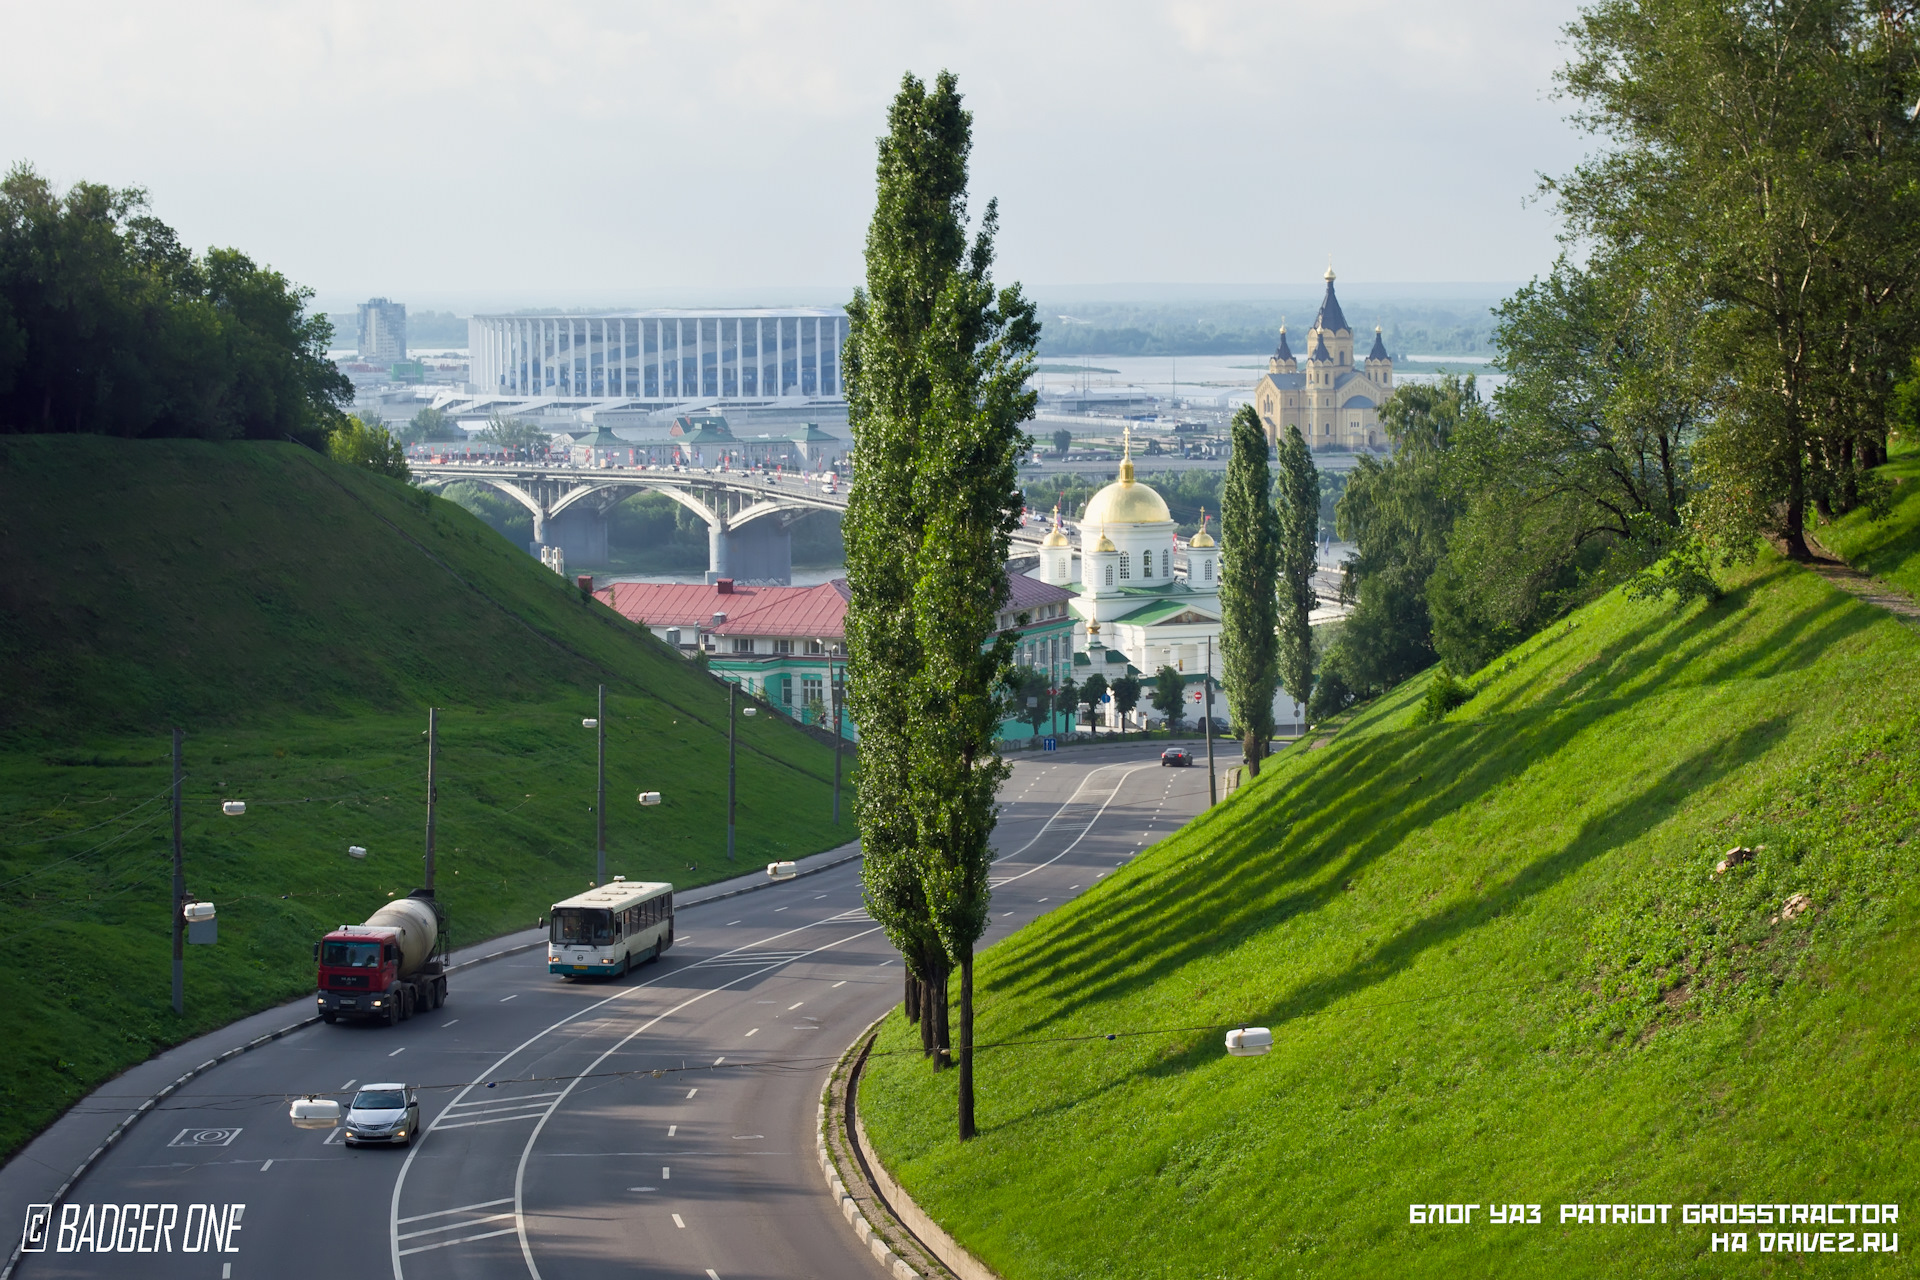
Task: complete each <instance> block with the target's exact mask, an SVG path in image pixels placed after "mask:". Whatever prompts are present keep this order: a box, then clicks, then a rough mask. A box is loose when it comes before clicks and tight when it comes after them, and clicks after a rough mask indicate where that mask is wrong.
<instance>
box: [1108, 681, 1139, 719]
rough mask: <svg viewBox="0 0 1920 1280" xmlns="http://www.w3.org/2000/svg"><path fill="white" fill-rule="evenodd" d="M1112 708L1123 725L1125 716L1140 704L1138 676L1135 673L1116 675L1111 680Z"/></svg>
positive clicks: (1130, 713)
mask: <svg viewBox="0 0 1920 1280" xmlns="http://www.w3.org/2000/svg"><path fill="white" fill-rule="evenodd" d="M1112 687H1113V710H1114V713H1115V714H1116V715H1118V716H1119V717H1120V723H1121V725H1122V726H1125V724H1126V723H1127V717H1128V716H1130V715H1132V714H1133V709H1134V708H1135V707H1137V706H1139V705H1140V677H1138V676H1136V675H1131V674H1129V675H1124V676H1116V677H1114V681H1113V686H1112Z"/></svg>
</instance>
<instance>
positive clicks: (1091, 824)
mask: <svg viewBox="0 0 1920 1280" xmlns="http://www.w3.org/2000/svg"><path fill="white" fill-rule="evenodd" d="M1101 767H1102V768H1112V767H1114V766H1111V765H1102V766H1101ZM1152 767H1153V766H1152V765H1147V764H1143V765H1136V766H1134V767H1133V768H1132V769H1129V770H1128V771H1127V772H1125V773H1123V774H1121V775H1120V780H1119V781H1118V782H1116V783H1114V784H1113V792H1112V794H1111V795H1109V796H1108V797H1107V798H1106V799H1105V800H1102V801H1101V802H1100V808H1099V811H1098V812H1096V813H1095V814H1094V815H1093V817H1091V818H1089V819H1087V825H1086V826H1085V827H1082V828H1081V829H1080V834H1079V835H1077V836H1075V837H1074V838H1073V843H1072V844H1069V845H1068V846H1067V847H1066V848H1064V849H1062V850H1061V851H1060V852H1058V853H1056V854H1054V855H1053V856H1052V857H1051V858H1048V859H1047V860H1046V861H1045V862H1039V863H1035V864H1034V865H1033V866H1031V867H1028V868H1027V869H1026V870H1025V871H1022V872H1021V873H1020V874H1019V875H1016V876H1008V877H1007V878H1006V879H1005V880H1002V881H1001V882H1000V883H1001V884H1012V883H1013V882H1014V881H1015V880H1020V879H1023V878H1025V877H1027V876H1030V875H1032V874H1033V873H1034V872H1036V871H1038V870H1040V868H1042V867H1048V866H1052V865H1053V864H1054V863H1056V862H1058V861H1060V859H1062V858H1064V857H1066V856H1067V855H1068V854H1070V853H1072V852H1073V851H1074V849H1075V848H1076V847H1078V846H1079V844H1080V842H1081V841H1082V840H1085V839H1086V838H1087V835H1088V833H1089V832H1091V831H1092V830H1093V829H1094V828H1095V827H1096V826H1098V825H1099V824H1100V819H1101V818H1102V817H1104V816H1105V815H1106V812H1107V806H1108V805H1110V804H1112V803H1113V801H1114V797H1115V796H1118V795H1119V794H1120V789H1121V788H1122V787H1124V786H1125V785H1126V783H1127V779H1128V778H1131V777H1132V776H1133V775H1134V774H1136V773H1138V772H1140V770H1142V769H1151V768H1152ZM1087 777H1088V780H1089V781H1091V780H1092V777H1093V775H1092V774H1088V775H1087ZM1080 785H1081V786H1082V787H1085V786H1086V783H1084V782H1083V783H1081V784H1080ZM1074 794H1075V795H1079V794H1080V793H1079V792H1078V791H1076V792H1074ZM1071 803H1072V801H1068V804H1071ZM1061 808H1062V809H1064V808H1066V805H1062V806H1061ZM1059 816H1060V815H1059V814H1057V813H1056V814H1055V815H1054V817H1055V818H1057V817H1059ZM1052 825H1053V819H1052V818H1049V819H1047V826H1049V827H1050V826H1052ZM1043 834H1044V828H1043ZM1039 838H1040V837H1039V836H1035V837H1034V838H1033V839H1034V840H1038V839H1039ZM1032 843H1033V840H1029V841H1027V845H1028V846H1030V845H1032ZM1025 847H1026V846H1022V848H1023V849H1024V848H1025ZM1008 856H1012V855H1008ZM1005 860H1006V859H1004V858H1002V859H999V861H1002V862H1004V861H1005Z"/></svg>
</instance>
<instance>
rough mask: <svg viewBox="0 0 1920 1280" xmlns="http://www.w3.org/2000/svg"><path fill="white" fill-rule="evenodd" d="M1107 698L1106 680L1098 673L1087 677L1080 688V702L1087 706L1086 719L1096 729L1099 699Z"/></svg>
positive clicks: (1098, 716)
mask: <svg viewBox="0 0 1920 1280" xmlns="http://www.w3.org/2000/svg"><path fill="white" fill-rule="evenodd" d="M1106 696H1107V678H1106V677H1105V676H1103V675H1101V674H1100V673H1099V672H1098V671H1096V672H1094V673H1093V674H1092V675H1090V676H1088V677H1087V679H1086V682H1085V683H1084V684H1082V685H1081V686H1080V701H1082V702H1084V703H1086V704H1087V718H1088V719H1089V720H1090V721H1091V722H1092V723H1093V726H1094V727H1095V728H1096V729H1098V728H1099V726H1100V699H1102V698H1104V697H1106Z"/></svg>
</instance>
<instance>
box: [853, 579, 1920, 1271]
mask: <svg viewBox="0 0 1920 1280" xmlns="http://www.w3.org/2000/svg"><path fill="white" fill-rule="evenodd" d="M1424 683H1425V682H1424V681H1423V680H1416V681H1412V682H1410V683H1409V687H1407V688H1405V689H1403V690H1401V691H1399V692H1398V693H1396V694H1395V695H1393V696H1390V697H1388V698H1386V699H1383V700H1381V701H1380V702H1379V703H1378V704H1376V705H1374V706H1372V707H1370V708H1367V709H1366V710H1365V711H1363V712H1362V713H1361V714H1360V715H1359V716H1358V717H1356V720H1355V722H1354V723H1353V724H1351V725H1350V726H1348V728H1347V729H1346V731H1345V732H1344V733H1342V734H1341V735H1340V737H1339V738H1338V739H1337V740H1336V741H1335V743H1334V744H1333V745H1332V746H1330V747H1328V748H1326V749H1323V750H1320V751H1313V752H1305V753H1302V754H1299V755H1293V754H1292V753H1291V752H1289V753H1288V755H1287V756H1286V757H1283V758H1281V759H1279V760H1277V761H1275V762H1274V764H1273V766H1272V767H1271V768H1269V769H1268V770H1266V771H1264V772H1263V773H1262V775H1261V777H1260V778H1259V779H1258V780H1257V782H1255V783H1253V784H1251V785H1250V786H1249V787H1247V788H1246V789H1244V790H1242V791H1241V792H1240V793H1239V794H1238V795H1236V796H1235V797H1233V798H1232V800H1231V801H1229V802H1228V803H1226V804H1224V805H1222V806H1221V807H1220V808H1219V809H1217V810H1215V811H1214V812H1213V813H1211V814H1209V815H1204V816H1203V817H1201V818H1200V819H1197V820H1196V821H1195V822H1193V823H1191V824H1189V825H1188V826H1187V827H1186V828H1184V829H1183V830H1181V831H1180V832H1178V833H1176V834H1175V835H1174V836H1172V837H1170V838H1168V839H1167V840H1165V841H1163V842H1162V843H1160V844H1159V845H1157V846H1155V847H1153V848H1151V849H1149V850H1147V851H1145V852H1144V853H1142V854H1141V855H1140V856H1139V857H1137V858H1136V859H1134V860H1133V861H1132V862H1131V863H1129V864H1128V865H1126V866H1124V867H1123V868H1121V869H1119V870H1117V871H1116V872H1115V873H1114V874H1112V875H1111V876H1109V877H1108V878H1107V879H1106V880H1105V881H1103V882H1102V883H1101V884H1100V885H1099V886H1098V887H1097V888H1096V889H1094V890H1093V891H1092V892H1090V893H1088V894H1087V895H1086V896H1084V897H1082V898H1080V899H1078V900H1076V901H1074V902H1073V903H1071V904H1069V905H1067V906H1063V907H1061V908H1060V909H1059V910H1057V911H1055V912H1054V913H1053V914H1052V915H1050V916H1047V917H1045V918H1044V919H1042V920H1040V921H1037V922H1036V923H1035V924H1033V925H1032V926H1030V927H1028V928H1027V929H1024V930H1022V931H1021V932H1020V933H1019V934H1018V935H1016V936H1015V937H1014V938H1012V939H1010V940H1008V941H1007V942H1006V943H1004V944H1002V945H1000V946H997V947H995V948H994V949H992V950H991V951H990V952H989V953H987V954H986V956H985V957H984V958H983V960H982V962H981V964H980V971H979V978H978V981H979V984H980V1000H979V1002H980V1008H981V1026H980V1039H981V1040H982V1041H983V1042H994V1041H1020V1040H1048V1039H1052V1038H1057V1037H1072V1036H1091V1037H1096V1038H1095V1039H1092V1040H1090V1041H1081V1042H1078V1043H1068V1042H1060V1043H1052V1044H1042V1045H1030V1046H1025V1047H1007V1048H1000V1049H989V1050H986V1051H984V1052H983V1053H982V1054H981V1061H980V1066H979V1076H980V1093H979V1098H980V1115H981V1125H982V1130H983V1135H982V1136H981V1137H980V1138H979V1139H978V1140H977V1141H975V1142H973V1143H971V1144H968V1145H966V1146H965V1147H964V1148H963V1147H962V1146H961V1145H960V1144H958V1143H956V1142H954V1141H953V1140H952V1138H951V1128H952V1113H953V1108H952V1087H951V1077H950V1076H949V1077H937V1076H934V1075H933V1074H932V1073H930V1072H929V1071H927V1070H926V1068H925V1067H924V1066H923V1065H922V1063H921V1061H920V1059H919V1057H918V1054H917V1053H916V1052H914V1051H913V1048H912V1046H911V1045H910V1043H909V1038H908V1036H907V1034H906V1030H905V1028H904V1024H903V1023H902V1022H901V1021H900V1020H898V1019H891V1020H889V1022H888V1024H887V1028H888V1029H887V1031H886V1032H885V1034H884V1035H883V1038H882V1043H881V1048H882V1049H883V1050H889V1051H892V1053H891V1056H886V1057H883V1058H880V1059H878V1060H877V1062H876V1066H875V1068H874V1070H873V1073H872V1075H871V1077H870V1080H869V1082H868V1083H867V1084H866V1085H865V1087H864V1090H863V1114H864V1115H865V1116H866V1119H867V1123H868V1125H869V1126H870V1129H871V1132H872V1134H873V1137H874V1139H875V1141H876V1142H877V1144H878V1146H879V1148H880V1149H881V1151H882V1152H883V1153H884V1155H885V1158H886V1159H887V1161H888V1163H889V1164H890V1165H891V1166H892V1167H893V1168H894V1169H895V1170H896V1172H897V1173H898V1174H899V1175H900V1177H901V1180H902V1181H903V1182H904V1184H905V1185H906V1186H907V1187H908V1188H909V1189H910V1190H911V1191H912V1192H913V1193H914V1194H915V1195H916V1196H917V1197H919V1198H920V1199H921V1202H922V1204H924V1205H925V1206H926V1207H928V1208H929V1209H930V1210H931V1211H932V1212H933V1213H934V1215H935V1216H936V1217H938V1218H939V1219H941V1220H942V1221H943V1222H945V1223H946V1224H947V1225H949V1226H950V1227H951V1228H952V1229H953V1230H954V1232H955V1234H956V1235H958V1236H959V1237H960V1238H961V1239H962V1240H963V1241H965V1242H966V1243H967V1244H968V1245H969V1246H970V1247H972V1248H973V1249H975V1250H976V1251H977V1252H978V1253H979V1254H980V1255H981V1256H982V1257H984V1258H985V1259H986V1260H987V1261H988V1262H989V1263H990V1264H991V1265H993V1266H994V1267H995V1268H997V1269H998V1270H999V1271H1000V1272H1001V1274H1003V1275H1005V1276H1008V1277H1010V1278H1017V1277H1037V1276H1089V1275H1103V1276H1168V1277H1173V1276H1179V1277H1193V1276H1236V1277H1242V1276H1251V1275H1291V1274H1303V1275H1308V1274H1310V1275H1324V1276H1347V1275H1351V1276H1384V1275H1394V1276H1459V1275H1468V1274H1472V1275H1525V1276H1568V1275H1627V1274H1631V1275H1639V1276H1682V1275H1694V1274H1700V1268H1702V1267H1703V1266H1705V1265H1707V1264H1706V1262H1705V1260H1704V1258H1703V1257H1702V1255H1703V1254H1704V1253H1705V1252H1706V1251H1707V1249H1708V1243H1709V1242H1708V1234H1709V1230H1708V1229H1704V1228H1685V1227H1679V1226H1673V1227H1667V1228H1659V1227H1631V1226H1586V1227H1578V1228H1576V1227H1571V1226H1570V1227H1567V1228H1562V1227H1560V1226H1558V1225H1557V1209H1556V1206H1557V1204H1559V1203H1561V1202H1635V1203H1638V1202H1658V1203H1669V1204H1675V1205H1678V1204H1682V1203H1687V1202H1704V1201H1709V1200H1712V1201H1722V1200H1738V1199H1745V1200H1750V1201H1761V1200H1765V1201H1776V1200H1784V1201H1799V1202H1810V1201H1867V1200H1873V1201H1898V1202H1904V1203H1906V1204H1907V1205H1908V1206H1909V1207H1911V1205H1912V1204H1913V1203H1914V1202H1915V1201H1916V1200H1920V1172H1916V1170H1917V1169H1920V1165H1916V1160H1915V1157H1916V1155H1920V1151H1916V1142H1915V1139H1916V1137H1917V1136H1920V1132H1917V1130H1916V1123H1917V1122H1916V1116H1920V1087H1917V1086H1920V1078H1917V1076H1916V1072H1915V1070H1914V1057H1913V1038H1914V1035H1915V1028H1916V1027H1920V992H1917V991H1916V990H1915V984H1914V981H1913V977H1912V975H1913V973H1914V972H1915V968H1916V965H1920V934H1917V933H1916V932H1915V930H1914V928H1913V921H1914V907H1915V905H1916V891H1915V889H1914V887H1913V886H1912V885H1911V884H1910V880H1909V877H1910V874H1911V868H1912V867H1913V864H1914V850H1915V848H1916V835H1920V797H1917V796H1916V788H1915V751H1916V748H1920V635H1916V632H1915V631H1914V630H1913V629H1911V628H1909V627H1907V626H1905V625H1904V624H1902V623H1899V622H1897V621H1895V620H1893V619H1891V618H1889V617H1888V616H1886V615H1885V614H1883V613H1881V612H1879V611H1877V610H1874V609H1872V608H1870V607H1868V606H1866V605H1862V604H1860V603H1857V602H1855V601H1854V600H1852V599H1851V598H1849V597H1847V596H1845V595H1842V594H1841V593H1839V592H1837V591H1834V590H1832V589H1830V588H1828V587H1827V586H1826V585H1825V584H1824V583H1823V582H1821V581H1820V580H1819V579H1818V578H1816V577H1815V576H1813V575H1811V574H1808V573H1806V572H1803V571H1801V570H1799V569H1796V568H1793V567H1791V566H1789V565H1787V564H1785V563H1783V562H1780V561H1778V560H1767V561H1765V562H1762V563H1760V564H1758V565H1755V566H1753V567H1752V568H1750V569H1749V570H1748V571H1746V572H1745V573H1744V574H1742V575H1741V576H1740V579H1739V581H1738V582H1737V583H1736V584H1735V586H1734V589H1733V590H1732V591H1731V592H1730V594H1729V595H1728V596H1727V597H1726V598H1725V599H1724V600H1723V601H1721V602H1719V603H1718V604H1715V605H1712V606H1700V605H1696V606H1694V607H1691V608H1689V609H1686V610H1684V611H1676V610H1675V609H1673V608H1672V607H1670V606H1666V607H1661V606H1653V605H1646V604H1635V603H1631V602H1628V601H1626V600H1624V599H1623V598H1621V597H1620V596H1619V595H1617V594H1616V595H1613V596H1609V597H1607V598H1605V599H1604V600H1602V601H1600V602H1598V603H1597V604H1595V605H1593V606H1592V607H1590V608H1587V609H1585V610H1582V611H1581V612H1580V613H1578V614H1577V615H1575V616H1574V617H1573V618H1572V619H1570V620H1569V621H1567V622H1565V623H1563V624H1561V625H1559V626H1557V627H1555V628H1553V629H1552V630H1551V631H1550V632H1548V633H1545V634H1542V635H1539V636H1536V637H1534V638H1533V639H1532V640H1530V641H1528V642H1527V643H1525V644H1524V645H1522V646H1520V647H1519V648H1518V649H1517V650H1516V651H1515V652H1514V653H1513V654H1512V655H1511V656H1510V657H1509V659H1507V660H1505V661H1504V662H1502V663H1501V664H1498V665H1496V667H1495V668H1492V669H1490V670H1489V671H1487V672H1485V673H1483V674H1482V675H1481V676H1480V677H1479V678H1478V680H1477V682H1476V687H1477V696H1476V697H1475V698H1474V700H1473V701H1471V702H1470V703H1468V704H1467V705H1466V706H1464V707H1463V708H1461V709H1460V710H1459V711H1457V712H1456V713H1454V715H1453V716H1452V717H1450V718H1449V720H1448V721H1447V722H1445V723H1443V724H1440V725H1437V726H1433V727H1430V728H1425V729H1416V728H1412V727H1411V719H1412V716H1413V712H1414V710H1415V709H1416V706H1417V703H1418V701H1419V699H1420V696H1421V694H1422V693H1423V691H1424ZM1736 843H1744V844H1749V845H1764V846H1765V849H1764V851H1763V852H1761V853H1760V855H1759V857H1758V859H1757V860H1756V861H1755V862H1753V863H1751V864H1748V865H1747V866H1745V867H1742V868H1740V869H1738V870H1736V871H1734V872H1732V873H1730V874H1728V875H1725V876H1721V877H1717V878H1716V877H1715V876H1714V875H1713V874H1712V867H1713V864H1714V862H1715V861H1716V860H1717V859H1718V858H1719V856H1720V855H1721V853H1722V852H1723V851H1724V850H1726V849H1727V848H1728V846H1730V845H1733V844H1736ZM1795 893H1806V894H1808V895H1809V896H1810V897H1811V899H1812V903H1813V906H1812V910H1811V911H1809V912H1808V913H1807V914H1805V915H1803V916H1801V917H1800V918H1798V919H1796V920H1793V921H1791V922H1780V921H1776V920H1775V916H1776V915H1777V913H1778V912H1779V909H1780V906H1781V904H1782V903H1783V901H1784V900H1785V899H1787V898H1788V896H1789V895H1791V894H1795ZM1242 1019H1244V1020H1245V1021H1246V1022H1248V1023H1252V1024H1264V1025H1268V1026H1271V1027H1272V1028H1273V1029H1274V1033H1275V1047H1274V1051H1273V1053H1272V1054H1271V1055H1270V1056H1268V1057H1265V1058H1260V1059H1233V1058H1229V1057H1227V1056H1226V1055H1225V1054H1224V1053H1223V1051H1222V1049H1221V1047H1220V1042H1221V1028H1222V1027H1223V1025H1231V1024H1232V1023H1234V1022H1236V1021H1239V1020H1242ZM1163 1028H1205V1029H1203V1030H1202V1029H1195V1030H1186V1031H1181V1030H1173V1031H1164V1032H1159V1031H1156V1030H1155V1029H1163ZM1109 1032H1120V1033H1146V1034H1127V1035H1123V1036H1122V1038H1120V1039H1118V1040H1116V1041H1114V1042H1106V1041H1104V1040H1103V1039H1099V1038H1097V1037H1099V1036H1101V1035H1102V1034H1103V1033H1109ZM1435 1201H1439V1202H1447V1201H1452V1202H1477V1203H1481V1204H1486V1203H1489V1202H1507V1201H1518V1202H1528V1203H1542V1204H1543V1205H1544V1206H1545V1210H1544V1217H1545V1219H1546V1224H1545V1225H1542V1226H1538V1227H1525V1228H1520V1227H1494V1226H1476V1227H1474V1228H1472V1229H1466V1228H1461V1227H1454V1228H1445V1227H1441V1228H1434V1227H1413V1226H1409V1225H1408V1212H1407V1206H1408V1205H1409V1204H1410V1203H1416V1202H1435ZM1673 1212H1674V1217H1675V1218H1676V1220H1677V1218H1678V1210H1677V1209H1675V1210H1674V1211H1673ZM1482 1218H1483V1219H1484V1211H1483V1214H1482ZM1803 1229H1804V1228H1803ZM1749 1246H1750V1248H1751V1249H1753V1250H1755V1251H1756V1252H1753V1253H1750V1254H1749V1255H1747V1256H1746V1257H1745V1258H1743V1260H1742V1262H1741V1264H1740V1265H1741V1268H1742V1269H1743V1270H1745V1271H1748V1272H1749V1273H1751V1274H1756V1275H1771V1274H1780V1273H1782V1272H1784V1271H1787V1270H1792V1271H1793V1272H1794V1273H1795V1274H1797V1273H1798V1267H1797V1266H1789V1265H1787V1264H1786V1262H1785V1260H1783V1259H1782V1258H1781V1257H1780V1255H1777V1254H1774V1255H1760V1254H1758V1253H1757V1249H1758V1242H1757V1240H1750V1241H1749ZM1897 1265H1898V1264H1897V1260H1889V1261H1886V1262H1880V1261H1877V1260H1876V1259H1874V1258H1871V1257H1855V1258H1853V1259H1849V1261H1848V1263H1847V1269H1848V1273H1849V1274H1875V1275H1878V1274H1888V1273H1891V1272H1893V1271H1894V1270H1895V1269H1896V1266H1897ZM1716 1270H1717V1268H1716Z"/></svg>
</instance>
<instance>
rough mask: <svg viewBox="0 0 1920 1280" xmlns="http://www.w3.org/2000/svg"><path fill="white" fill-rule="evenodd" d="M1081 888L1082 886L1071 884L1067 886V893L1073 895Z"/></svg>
mask: <svg viewBox="0 0 1920 1280" xmlns="http://www.w3.org/2000/svg"><path fill="white" fill-rule="evenodd" d="M1079 887H1080V886H1079V885H1077V884H1070V885H1068V886H1067V892H1068V893H1072V892H1073V891H1074V890H1075V889H1078V888H1079Z"/></svg>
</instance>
